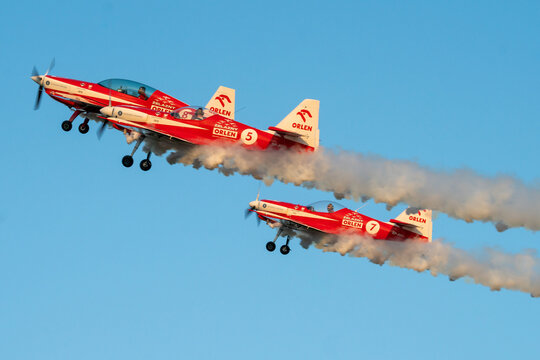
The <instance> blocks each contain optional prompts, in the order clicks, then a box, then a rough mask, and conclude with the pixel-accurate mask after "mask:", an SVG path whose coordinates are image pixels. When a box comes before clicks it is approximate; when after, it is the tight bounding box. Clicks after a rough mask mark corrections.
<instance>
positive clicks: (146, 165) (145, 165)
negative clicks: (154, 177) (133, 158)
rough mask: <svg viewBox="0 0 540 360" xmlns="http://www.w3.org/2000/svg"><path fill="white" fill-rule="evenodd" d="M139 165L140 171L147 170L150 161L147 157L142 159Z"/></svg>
mask: <svg viewBox="0 0 540 360" xmlns="http://www.w3.org/2000/svg"><path fill="white" fill-rule="evenodd" d="M140 165H141V170H142V171H148V170H150V168H151V167H152V163H151V162H150V160H148V159H144V160H143V161H141V164H140Z"/></svg>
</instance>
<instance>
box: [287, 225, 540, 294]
mask: <svg viewBox="0 0 540 360" xmlns="http://www.w3.org/2000/svg"><path fill="white" fill-rule="evenodd" d="M297 236H299V237H300V238H301V239H302V242H301V245H302V246H303V247H305V248H307V247H309V246H310V245H313V246H315V247H316V248H319V249H322V250H323V251H330V252H337V253H340V254H341V255H346V254H347V255H350V256H353V257H364V258H367V259H369V260H370V261H371V262H373V263H376V264H379V265H383V264H385V263H387V264H389V265H391V266H398V267H401V268H407V269H412V270H415V271H418V272H423V271H429V272H430V273H431V274H432V275H433V276H437V275H439V274H442V275H447V276H448V277H449V278H450V280H456V279H458V278H462V277H463V278H469V279H472V280H473V281H474V282H475V283H476V284H481V285H485V286H487V287H489V288H490V289H491V290H493V291H498V290H500V289H503V288H504V289H509V290H517V291H522V292H525V293H529V294H531V296H533V297H538V296H540V259H539V258H538V257H536V251H535V250H525V251H523V252H521V253H519V254H507V253H504V252H502V251H499V250H496V249H493V248H484V249H483V250H478V251H475V252H467V251H465V250H462V249H456V248H454V247H453V246H452V245H450V244H448V243H444V242H442V240H435V241H434V242H432V243H418V242H406V243H402V242H395V241H381V240H373V239H372V238H366V237H359V236H352V235H350V236H340V237H336V236H320V237H316V236H312V235H307V234H297Z"/></svg>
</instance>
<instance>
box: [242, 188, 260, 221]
mask: <svg viewBox="0 0 540 360" xmlns="http://www.w3.org/2000/svg"><path fill="white" fill-rule="evenodd" d="M260 194H261V186H260V185H259V191H258V192H257V198H256V199H255V201H259V195H260ZM255 209H256V208H255V207H254V206H250V207H248V208H247V209H246V210H244V219H247V218H248V217H250V216H251V215H252V214H253V213H254V212H255V211H254V210H255ZM260 224H261V218H260V217H259V216H258V215H257V226H258V225H260Z"/></svg>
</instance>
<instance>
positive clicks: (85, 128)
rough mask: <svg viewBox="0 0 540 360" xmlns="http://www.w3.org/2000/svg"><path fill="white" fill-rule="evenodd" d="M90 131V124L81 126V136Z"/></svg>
mask: <svg viewBox="0 0 540 360" xmlns="http://www.w3.org/2000/svg"><path fill="white" fill-rule="evenodd" d="M88 130H90V126H88V124H85V123H82V124H81V125H79V132H80V133H81V134H86V133H87V132H88Z"/></svg>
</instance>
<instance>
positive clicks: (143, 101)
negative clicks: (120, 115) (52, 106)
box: [32, 75, 187, 114]
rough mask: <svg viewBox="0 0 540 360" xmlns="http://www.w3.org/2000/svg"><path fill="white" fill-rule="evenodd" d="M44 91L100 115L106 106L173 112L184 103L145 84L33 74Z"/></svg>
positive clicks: (68, 104)
mask: <svg viewBox="0 0 540 360" xmlns="http://www.w3.org/2000/svg"><path fill="white" fill-rule="evenodd" d="M32 80H34V81H35V82H36V83H38V84H39V85H42V86H43V88H44V90H45V92H46V93H47V94H48V95H49V96H50V97H52V98H53V99H54V100H56V101H58V102H60V103H62V104H64V105H66V106H68V107H70V108H73V109H78V110H83V111H85V112H93V113H97V114H99V110H100V109H101V108H103V107H104V106H109V105H113V106H116V105H131V106H140V107H148V108H150V109H154V110H160V111H172V110H174V109H177V108H179V107H182V106H187V104H185V103H184V102H182V101H180V100H178V99H175V98H173V97H172V96H169V95H167V94H165V93H163V92H161V91H159V90H156V89H153V88H151V87H149V86H147V85H144V84H141V83H138V82H134V81H130V80H122V79H110V80H104V81H102V82H100V83H92V82H87V81H82V80H76V79H68V78H62V77H58V76H51V75H42V76H33V77H32ZM137 87H138V88H141V87H143V88H145V91H146V94H144V93H143V94H139V93H138V92H137V91H138V89H135V90H133V89H134V88H137Z"/></svg>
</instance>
